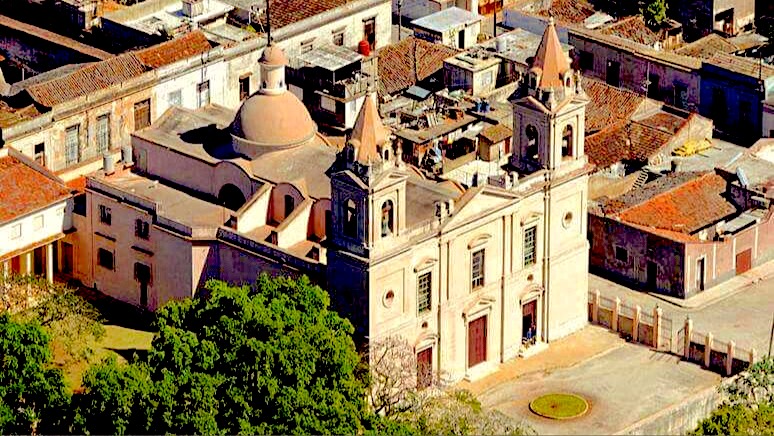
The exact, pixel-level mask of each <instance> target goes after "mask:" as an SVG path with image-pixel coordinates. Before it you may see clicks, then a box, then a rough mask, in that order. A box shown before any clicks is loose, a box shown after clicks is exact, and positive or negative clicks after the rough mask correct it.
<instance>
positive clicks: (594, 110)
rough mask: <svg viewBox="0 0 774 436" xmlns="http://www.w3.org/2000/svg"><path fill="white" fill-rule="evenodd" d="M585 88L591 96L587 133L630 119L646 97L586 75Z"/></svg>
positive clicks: (587, 107) (587, 117)
mask: <svg viewBox="0 0 774 436" xmlns="http://www.w3.org/2000/svg"><path fill="white" fill-rule="evenodd" d="M582 80H583V81H582V82H581V84H582V86H583V90H584V91H586V95H587V96H588V97H589V104H588V106H586V134H589V133H592V132H596V131H599V130H601V129H603V128H605V127H607V126H610V125H611V124H614V123H616V122H619V121H626V120H629V119H630V118H631V117H632V115H634V113H635V112H636V111H637V109H638V108H639V107H640V105H641V104H642V102H643V101H645V98H644V97H642V96H641V95H638V94H635V93H634V92H631V91H627V90H624V89H619V88H616V87H614V86H610V85H608V84H607V83H605V82H601V81H598V80H594V79H589V78H587V77H584V78H583V79H582Z"/></svg>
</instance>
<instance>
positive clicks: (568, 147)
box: [562, 124, 573, 158]
mask: <svg viewBox="0 0 774 436" xmlns="http://www.w3.org/2000/svg"><path fill="white" fill-rule="evenodd" d="M572 133H573V132H572V126H571V125H569V124H568V125H566V126H565V127H564V132H562V157H563V158H565V157H571V156H572V155H573V140H572Z"/></svg>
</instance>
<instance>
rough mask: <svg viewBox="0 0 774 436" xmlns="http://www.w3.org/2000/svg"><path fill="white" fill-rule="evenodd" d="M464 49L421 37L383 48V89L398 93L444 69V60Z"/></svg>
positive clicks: (380, 66) (381, 66) (381, 54)
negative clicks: (428, 40)
mask: <svg viewBox="0 0 774 436" xmlns="http://www.w3.org/2000/svg"><path fill="white" fill-rule="evenodd" d="M459 52H460V50H457V49H455V48H451V47H448V46H445V45H443V44H435V43H432V42H427V41H424V40H421V39H418V38H414V37H410V38H406V39H404V40H402V41H400V42H398V43H396V44H392V45H388V46H387V47H384V48H383V49H381V50H379V54H378V56H379V62H378V68H379V88H380V92H382V93H387V94H394V93H396V92H399V91H402V90H404V89H407V88H408V87H410V86H412V85H415V84H416V83H417V82H418V81H421V80H424V79H426V78H428V77H430V76H431V75H433V74H434V73H435V72H437V71H439V70H440V69H442V68H443V61H444V59H447V58H450V57H452V56H454V55H456V54H457V53H459Z"/></svg>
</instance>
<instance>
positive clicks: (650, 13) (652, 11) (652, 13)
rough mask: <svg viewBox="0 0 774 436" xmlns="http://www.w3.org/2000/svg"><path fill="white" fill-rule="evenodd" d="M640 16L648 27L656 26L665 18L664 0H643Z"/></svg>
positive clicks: (665, 7)
mask: <svg viewBox="0 0 774 436" xmlns="http://www.w3.org/2000/svg"><path fill="white" fill-rule="evenodd" d="M642 16H643V17H644V18H645V23H646V24H647V25H648V26H650V27H654V28H655V27H658V26H660V25H661V24H662V23H663V22H664V21H666V19H667V3H666V0H645V2H644V4H643V6H642Z"/></svg>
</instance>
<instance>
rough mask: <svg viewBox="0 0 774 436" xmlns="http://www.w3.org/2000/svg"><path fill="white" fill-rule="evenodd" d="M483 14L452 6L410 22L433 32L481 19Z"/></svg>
mask: <svg viewBox="0 0 774 436" xmlns="http://www.w3.org/2000/svg"><path fill="white" fill-rule="evenodd" d="M483 19H484V17H483V16H481V15H478V14H476V13H473V12H470V11H467V10H465V9H460V8H458V7H456V6H452V7H450V8H448V9H444V10H442V11H438V12H435V13H432V14H430V15H428V16H426V17H422V18H417V19H416V20H414V21H412V22H411V25H412V26H414V27H419V28H422V29H425V30H430V31H433V32H439V33H443V32H445V31H447V30H451V29H455V28H457V27H460V26H466V25H468V24H473V23H475V22H477V21H482V20H483Z"/></svg>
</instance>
